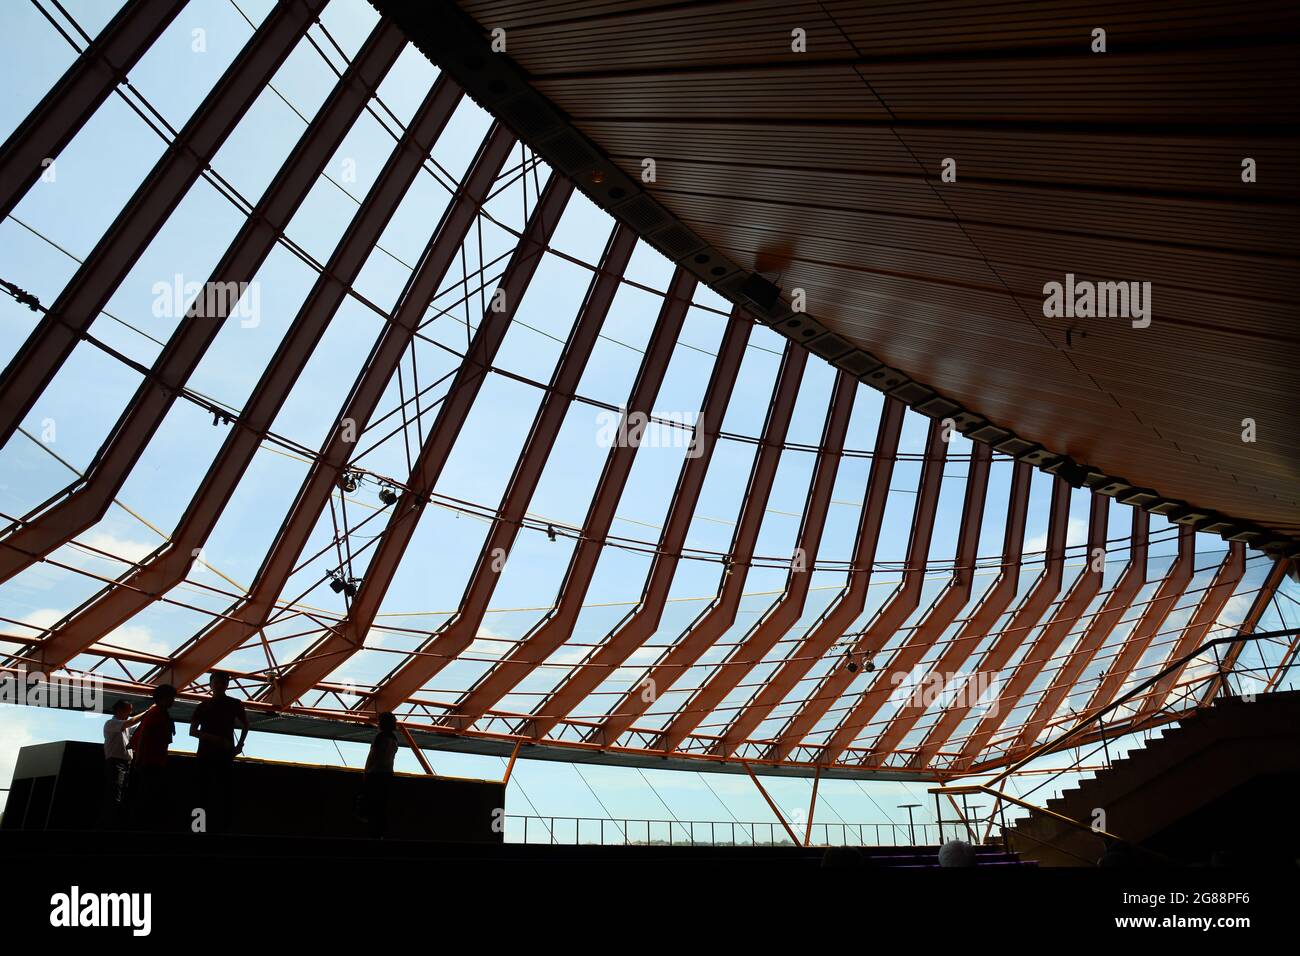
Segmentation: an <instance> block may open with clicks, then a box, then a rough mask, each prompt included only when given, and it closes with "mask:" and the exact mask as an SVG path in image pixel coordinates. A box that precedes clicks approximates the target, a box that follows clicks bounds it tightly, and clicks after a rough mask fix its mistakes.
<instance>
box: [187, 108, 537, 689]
mask: <svg viewBox="0 0 1300 956" xmlns="http://www.w3.org/2000/svg"><path fill="white" fill-rule="evenodd" d="M457 93H459V91H457ZM413 126H414V124H413ZM513 145H514V138H513V137H512V136H511V135H510V134H509V133H508V132H506V131H505V130H504V128H502V127H500V126H497V127H494V128H493V130H492V131H491V132H490V133H489V134H488V138H487V140H486V141H485V142H484V144H483V145H482V146H481V147H480V150H479V154H478V156H477V157H476V159H475V161H474V163H473V164H472V166H471V168H470V172H469V173H468V175H467V176H466V179H465V182H464V184H463V185H462V187H461V189H460V192H459V194H458V195H457V197H456V198H455V199H454V200H453V201H452V203H451V205H450V206H449V207H448V209H447V210H446V211H445V212H444V214H443V217H442V220H441V222H440V223H439V226H438V229H437V231H436V233H435V238H434V240H433V241H432V242H431V243H430V245H429V246H428V247H427V248H426V249H425V254H424V255H423V256H422V259H423V260H427V262H426V263H425V265H424V268H423V272H424V274H425V275H426V276H428V275H430V274H432V272H433V271H441V272H442V274H444V275H445V274H446V270H447V269H449V268H450V266H451V264H452V263H453V262H454V260H455V258H456V256H457V254H458V253H459V250H460V246H461V244H462V242H463V241H464V239H465V236H466V235H467V234H468V232H469V229H470V227H471V226H472V225H473V223H474V221H475V219H476V218H477V216H478V214H479V207H480V205H481V203H482V202H483V201H484V199H485V198H486V196H487V195H488V194H489V192H490V190H491V188H492V184H493V183H494V182H495V180H496V177H497V174H498V173H499V171H500V169H501V166H502V164H503V163H504V162H505V160H506V158H507V156H508V155H509V153H510V150H511V149H512V147H513ZM401 155H405V156H409V157H410V158H411V159H413V160H414V161H415V165H416V166H417V167H418V166H420V165H422V163H423V160H424V157H425V156H426V155H427V153H426V152H424V151H423V147H421V148H419V149H417V148H415V147H413V146H411V145H407V146H406V147H405V149H404V150H402V151H401ZM401 196H402V193H401V192H398V193H397V194H396V195H395V196H394V197H393V199H392V201H393V204H394V207H393V208H395V207H396V204H397V203H398V202H400V200H401ZM366 226H367V229H369V227H370V226H371V223H370V222H369V221H367V223H366ZM372 245H373V242H371V243H368V244H366V246H365V247H364V248H358V249H356V250H355V251H356V252H357V253H359V254H360V262H364V260H365V256H366V254H368V252H369V249H370V246H372ZM360 262H358V263H357V267H358V268H360ZM345 292H346V288H345V287H343V286H341V285H327V286H325V287H324V289H322V295H321V297H320V298H319V299H318V300H315V299H314V300H313V301H310V302H309V304H308V306H307V307H306V308H307V309H308V310H309V315H310V317H311V321H312V324H313V325H314V326H315V329H314V330H313V332H314V335H315V337H316V338H318V337H319V336H320V335H321V334H322V333H323V332H324V329H325V327H326V326H327V325H328V323H329V321H330V319H331V317H332V316H333V314H334V312H335V310H336V309H337V308H338V304H339V302H340V301H341V299H342V297H343V295H344V294H345ZM391 328H392V323H390V324H389V326H388V327H386V329H385V332H384V336H383V337H382V338H381V339H380V341H379V342H377V343H376V345H375V347H374V348H373V349H372V351H371V356H370V359H369V360H368V361H367V363H366V364H365V366H364V367H363V370H362V372H361V374H360V375H359V376H358V378H357V381H356V382H355V383H354V385H353V387H352V391H351V393H350V394H349V397H348V400H347V402H346V403H345V406H344V408H343V409H341V411H340V414H339V417H338V419H337V421H336V425H335V427H334V428H333V429H332V430H331V431H330V433H329V437H328V439H327V440H326V442H325V444H324V445H323V446H322V449H321V451H320V456H319V458H318V459H317V460H316V461H314V462H313V463H312V465H311V468H310V469H309V471H308V474H307V477H306V478H305V479H304V481H303V484H302V486H301V487H300V488H299V491H298V494H297V496H296V498H295V500H294V503H293V505H292V506H291V508H290V511H289V513H288V515H287V516H286V517H285V520H284V522H283V524H282V525H281V527H280V530H279V532H278V533H277V535H276V538H275V541H274V543H273V544H272V546H271V549H270V551H269V552H268V554H267V556H266V558H264V559H263V562H262V566H261V568H260V569H259V570H258V574H257V577H256V578H255V579H254V582H253V584H252V586H251V588H250V590H249V594H248V596H247V597H246V598H245V599H244V600H243V601H241V602H240V603H238V604H237V605H235V607H233V608H232V609H231V611H230V612H228V613H227V615H226V616H225V617H224V618H223V619H222V620H220V621H217V622H215V623H214V625H213V626H212V627H210V628H208V629H206V630H205V631H204V632H203V633H201V634H200V635H198V636H197V637H196V638H195V639H194V640H193V641H192V642H191V644H190V645H189V646H188V647H186V648H185V649H184V650H183V651H182V652H181V653H180V654H178V655H177V656H176V657H175V659H174V661H173V665H172V668H171V671H172V678H173V681H172V682H173V683H175V684H177V686H182V685H183V684H184V683H186V682H188V681H189V680H192V679H193V678H194V677H195V676H197V675H198V674H199V673H202V671H203V670H205V669H206V668H208V667H210V666H212V664H213V663H215V662H216V661H218V660H220V659H221V658H222V657H224V656H225V655H226V654H228V653H230V652H231V651H232V650H233V649H234V648H236V647H238V646H239V645H240V644H242V643H243V642H244V641H245V640H247V639H248V637H249V636H251V635H252V634H253V633H255V632H256V631H257V629H258V628H260V627H262V626H263V624H264V623H265V621H266V620H267V619H268V617H269V616H270V614H271V612H272V610H273V609H274V607H275V602H276V600H277V599H278V598H279V596H280V592H281V591H282V590H283V588H284V585H285V583H286V582H287V581H288V579H289V576H290V574H291V573H292V572H293V568H294V565H295V562H296V561H297V560H298V556H299V555H300V554H301V553H302V549H303V547H304V546H305V544H306V542H307V540H308V538H309V536H310V535H311V532H312V529H313V527H314V526H315V523H316V521H317V519H318V517H319V515H320V514H321V513H322V511H323V510H324V508H325V507H326V505H327V504H328V502H329V498H330V495H331V494H332V493H333V491H334V489H335V488H336V487H337V482H338V477H339V475H340V474H341V473H342V471H343V470H344V468H345V467H346V465H347V462H348V460H349V459H350V458H351V455H352V451H353V443H354V441H355V439H356V437H357V436H360V435H362V434H364V433H365V430H366V428H367V427H368V425H369V422H370V418H371V416H372V415H373V414H374V411H375V408H376V407H377V405H378V403H379V400H380V398H381V397H382V395H383V393H384V390H385V389H386V387H387V384H388V382H389V381H390V380H391V378H392V374H393V372H394V370H395V369H396V367H397V364H398V362H399V361H400V358H401V354H402V351H403V348H404V346H403V347H397V343H395V342H394V341H393V340H392V338H391V335H392V332H391V331H390V330H391ZM410 332H411V330H410V329H404V330H402V332H401V333H400V334H401V335H402V336H403V337H405V336H407V335H409V334H410ZM304 338H306V339H307V341H313V340H314V339H312V338H309V337H307V336H304ZM381 346H383V348H382V350H381ZM307 358H308V351H303V352H294V351H293V350H292V349H287V348H284V347H282V348H281V351H280V353H278V354H277V362H276V363H274V364H273V366H272V367H271V368H270V369H268V370H267V373H266V375H265V376H264V380H266V379H269V380H270V381H274V382H277V383H283V382H287V383H288V385H286V386H284V387H288V386H291V385H292V382H293V381H294V380H296V378H297V376H298V375H299V374H301V371H302V368H303V366H304V365H305V364H306V361H307ZM376 358H382V359H383V362H382V364H381V363H379V362H377V361H376ZM345 422H346V423H351V425H352V426H353V427H352V429H350V430H349V429H346V428H344V427H343V426H344V423H345ZM254 451H255V449H254Z"/></svg>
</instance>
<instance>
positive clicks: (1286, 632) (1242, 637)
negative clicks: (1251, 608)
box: [987, 627, 1300, 786]
mask: <svg viewBox="0 0 1300 956" xmlns="http://www.w3.org/2000/svg"><path fill="white" fill-rule="evenodd" d="M1297 634H1300V627H1290V628H1283V629H1282V630H1278V631H1260V632H1258V633H1254V634H1233V635H1231V636H1229V637H1216V638H1214V639H1213V640H1210V641H1206V642H1205V643H1204V644H1202V645H1201V646H1200V647H1198V648H1196V649H1195V650H1193V651H1190V652H1188V653H1187V654H1184V655H1183V656H1182V657H1180V658H1178V660H1176V661H1174V662H1173V663H1172V664H1168V665H1166V666H1165V667H1164V668H1162V669H1161V670H1160V671H1158V672H1157V673H1155V674H1153V675H1152V676H1151V677H1148V678H1147V679H1146V680H1144V681H1143V682H1142V683H1140V684H1138V685H1137V686H1136V687H1134V688H1133V689H1132V690H1130V691H1129V692H1128V693H1126V694H1123V695H1122V696H1120V697H1119V698H1118V699H1117V700H1115V701H1113V702H1112V703H1110V704H1108V705H1107V706H1105V707H1103V708H1102V709H1101V710H1099V711H1097V712H1096V713H1094V714H1093V715H1092V716H1090V717H1088V718H1086V719H1085V720H1081V721H1079V722H1078V723H1077V724H1075V725H1074V726H1073V727H1071V728H1070V729H1069V730H1067V731H1066V732H1065V733H1063V734H1062V735H1061V736H1059V737H1057V738H1056V739H1055V740H1049V741H1048V742H1047V743H1045V744H1042V745H1040V746H1038V747H1036V748H1034V749H1033V750H1031V751H1030V752H1029V753H1028V754H1026V755H1025V756H1024V757H1021V758H1020V759H1019V760H1017V761H1016V762H1015V763H1012V764H1010V765H1008V766H1007V767H1006V769H1004V770H1003V771H1002V772H1001V773H999V774H997V775H996V776H994V777H992V778H991V779H989V780H988V781H987V783H988V785H989V786H992V785H993V784H995V783H998V782H999V781H1001V780H1004V779H1006V778H1007V777H1009V776H1010V775H1011V774H1013V773H1015V772H1016V771H1017V770H1019V769H1020V768H1021V767H1023V766H1025V764H1027V763H1030V762H1032V761H1034V760H1037V759H1038V758H1039V757H1041V756H1042V755H1043V754H1045V753H1050V752H1051V751H1053V750H1057V749H1059V748H1060V746H1061V745H1062V744H1063V743H1065V741H1067V740H1069V739H1070V738H1071V737H1074V736H1077V735H1078V734H1079V733H1080V732H1081V731H1083V730H1084V728H1086V727H1089V726H1091V725H1092V724H1094V723H1100V722H1101V720H1102V718H1104V717H1105V716H1106V715H1107V714H1109V713H1110V712H1111V711H1113V710H1116V709H1118V708H1119V707H1120V706H1122V705H1123V704H1125V703H1127V702H1128V701H1129V700H1131V699H1132V698H1134V697H1136V696H1137V695H1139V694H1141V693H1142V692H1143V691H1144V690H1146V689H1147V688H1149V687H1151V686H1153V685H1154V684H1156V683H1158V682H1159V681H1160V680H1161V679H1163V678H1164V677H1167V676H1168V675H1170V674H1172V673H1175V672H1176V671H1178V670H1180V669H1182V668H1183V667H1184V666H1186V665H1187V664H1188V663H1189V662H1190V661H1192V660H1194V659H1195V658H1197V657H1200V656H1201V655H1202V654H1204V653H1205V652H1206V651H1208V650H1209V649H1210V648H1212V647H1219V646H1220V645H1223V644H1235V643H1237V642H1239V641H1241V642H1244V641H1259V640H1266V639H1270V638H1274V637H1294V636H1295V635H1297ZM1135 729H1140V728H1128V730H1126V733H1127V732H1132V731H1133V730H1135Z"/></svg>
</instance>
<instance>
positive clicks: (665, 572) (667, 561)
mask: <svg viewBox="0 0 1300 956" xmlns="http://www.w3.org/2000/svg"><path fill="white" fill-rule="evenodd" d="M752 327H753V326H752V324H751V322H750V320H749V318H748V317H747V316H746V315H745V313H744V312H743V311H742V310H741V309H740V307H739V306H737V307H736V309H735V310H733V312H732V313H731V318H730V320H729V321H728V323H727V329H726V332H725V333H724V334H723V339H722V345H721V347H720V348H719V349H718V358H717V361H716V362H715V363H714V366H713V373H712V375H711V376H710V378H709V384H708V387H707V388H706V390H705V393H704V402H703V404H702V406H701V408H700V415H699V418H698V420H697V423H696V427H695V436H694V438H693V439H692V448H693V449H694V450H695V452H696V457H694V458H687V459H686V461H685V462H683V463H682V470H681V473H680V474H679V475H678V478H677V487H676V490H675V491H674V492H673V499H672V505H671V507H670V510H669V512H668V518H667V520H666V521H664V526H663V530H662V531H661V532H660V534H659V545H658V547H657V548H656V550H655V556H654V561H653V563H652V564H651V567H650V573H649V575H648V576H647V578H646V585H645V588H644V590H643V592H642V595H641V601H640V603H639V604H638V605H637V607H636V610H635V611H633V612H632V613H631V614H630V615H629V616H628V617H627V618H625V619H624V620H623V621H621V622H620V623H619V624H618V626H617V627H615V628H614V630H613V631H612V632H611V633H610V635H609V638H608V639H607V640H606V641H605V642H604V643H603V644H601V645H600V647H597V648H594V649H593V650H592V651H590V652H589V653H588V654H587V657H586V658H585V659H584V660H583V661H582V662H581V663H580V664H579V665H578V666H577V667H575V668H573V670H572V671H570V673H569V675H568V676H567V677H566V678H565V679H564V680H563V681H561V682H560V684H559V685H557V686H556V688H555V690H554V691H552V692H551V694H550V696H549V697H548V698H547V699H545V700H543V701H541V702H539V703H538V705H537V708H536V710H535V711H534V712H533V715H532V717H531V719H530V720H528V721H526V722H525V724H524V726H523V727H522V728H521V729H520V732H526V733H528V734H529V735H530V736H531V737H533V738H534V739H540V738H542V737H545V736H546V734H547V733H548V732H549V731H550V730H551V729H552V728H553V727H554V726H555V725H556V724H557V723H558V722H559V721H560V720H561V719H562V718H564V717H566V716H567V715H568V714H569V713H570V711H572V710H573V708H574V707H576V706H578V704H580V703H581V702H582V701H583V700H585V699H586V698H587V695H588V694H590V693H591V692H592V691H594V690H595V689H596V688H597V687H599V686H600V685H601V683H602V682H604V680H605V679H606V678H607V677H608V676H609V675H610V674H612V673H614V671H615V669H616V668H618V667H620V666H622V665H623V664H624V663H625V662H626V661H627V659H628V658H629V657H630V656H631V655H632V654H633V653H634V652H635V651H636V649H637V648H639V647H640V646H641V645H642V644H644V643H645V641H646V640H647V639H648V638H649V637H650V635H651V634H653V633H654V632H655V630H656V629H657V628H658V627H659V622H660V620H661V619H662V618H663V611H664V604H665V602H666V601H667V600H668V591H669V588H670V587H671V586H672V583H673V576H674V574H676V572H677V566H678V564H679V563H680V562H681V558H682V546H683V545H684V544H685V542H686V532H687V531H688V530H689V529H690V525H691V518H692V516H693V515H694V514H695V505H696V503H697V502H698V501H699V498H700V491H701V489H702V488H703V487H704V478H705V475H706V474H707V473H708V470H709V462H710V461H711V460H712V458H713V449H714V447H715V446H716V444H717V437H718V432H719V430H720V429H721V428H722V420H723V416H724V415H725V414H726V411H727V405H728V404H729V403H730V401H731V393H732V391H733V390H734V389H735V385H736V378H737V375H738V374H739V372H740V363H741V359H742V358H743V357H744V354H745V346H746V345H747V344H748V342H749V333H750V330H751V329H752Z"/></svg>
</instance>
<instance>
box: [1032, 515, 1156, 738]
mask: <svg viewBox="0 0 1300 956" xmlns="http://www.w3.org/2000/svg"><path fill="white" fill-rule="evenodd" d="M1150 517H1151V516H1150V515H1149V514H1147V512H1145V511H1143V510H1142V509H1141V508H1134V509H1133V530H1132V532H1131V533H1130V535H1129V558H1128V564H1126V565H1125V566H1124V571H1123V573H1122V574H1121V575H1120V578H1119V580H1118V581H1116V582H1115V586H1114V587H1113V588H1111V591H1110V593H1109V594H1108V595H1106V600H1105V602H1104V603H1103V604H1102V606H1101V609H1100V610H1099V611H1097V613H1096V614H1095V615H1093V618H1092V620H1091V621H1089V622H1088V626H1087V629H1086V630H1085V631H1084V632H1083V636H1082V637H1080V638H1079V642H1078V643H1077V644H1075V646H1074V650H1072V651H1071V652H1070V656H1069V657H1068V658H1066V661H1065V663H1064V664H1062V665H1061V669H1060V670H1059V671H1058V672H1057V674H1056V677H1055V678H1053V680H1052V683H1051V686H1050V687H1048V688H1047V691H1046V692H1045V693H1044V694H1043V696H1042V698H1041V699H1040V700H1039V701H1038V705H1037V706H1036V707H1035V708H1034V712H1033V714H1032V715H1031V716H1030V718H1029V720H1027V721H1025V724H1024V726H1023V727H1022V728H1021V730H1020V735H1019V736H1018V737H1017V738H1016V742H1015V744H1014V746H1013V747H1012V751H1013V752H1016V751H1020V750H1028V749H1029V748H1030V747H1033V746H1034V745H1035V742H1036V741H1037V740H1038V737H1039V735H1040V734H1041V733H1042V732H1043V728H1044V727H1046V726H1047V722H1048V721H1049V720H1051V719H1052V717H1053V716H1054V715H1055V714H1056V712H1057V711H1058V710H1060V709H1061V702H1062V701H1063V700H1065V698H1066V696H1067V695H1068V694H1069V693H1070V691H1071V689H1072V688H1073V687H1074V686H1075V683H1076V681H1078V679H1079V675H1080V674H1082V673H1083V670H1084V668H1085V667H1087V666H1088V664H1090V663H1091V662H1092V659H1093V658H1094V657H1096V655H1097V651H1098V650H1100V649H1101V645H1102V644H1104V643H1105V641H1106V638H1107V637H1108V636H1109V635H1110V633H1111V631H1113V630H1114V629H1115V625H1116V623H1118V621H1119V619H1120V615H1122V614H1123V613H1124V612H1125V611H1126V610H1128V609H1129V607H1130V606H1131V605H1132V604H1133V599H1134V598H1135V597H1137V595H1138V592H1139V591H1141V590H1142V585H1143V584H1145V583H1146V576H1147V536H1148V533H1149V528H1150V525H1151V520H1150Z"/></svg>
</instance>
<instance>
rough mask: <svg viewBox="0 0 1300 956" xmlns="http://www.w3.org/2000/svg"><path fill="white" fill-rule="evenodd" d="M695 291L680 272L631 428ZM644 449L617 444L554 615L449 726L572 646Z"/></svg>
mask: <svg viewBox="0 0 1300 956" xmlns="http://www.w3.org/2000/svg"><path fill="white" fill-rule="evenodd" d="M695 286H696V279H695V277H694V276H693V275H692V274H691V273H689V272H687V271H686V270H685V269H683V268H681V267H678V269H677V270H676V272H675V273H674V275H673V280H672V282H671V283H670V284H669V287H668V294H667V296H665V297H664V302H663V307H662V308H661V309H660V310H659V317H658V320H657V321H656V322H655V327H654V331H653V332H652V333H651V335H650V344H649V346H648V347H647V348H646V351H645V357H644V358H643V359H642V361H641V368H640V370H639V371H638V373H637V379H636V382H635V383H634V384H633V386H632V390H631V392H630V393H629V395H628V398H627V407H626V410H625V411H624V413H623V423H627V422H628V421H629V417H630V416H632V415H638V413H639V415H646V416H648V415H650V413H651V411H652V410H653V408H654V401H655V396H657V395H658V394H659V388H660V386H661V385H662V384H663V381H664V376H665V375H666V374H667V372H668V364H669V362H671V361H672V357H673V351H674V350H675V349H676V347H677V339H678V336H680V335H681V332H682V325H683V324H684V323H685V321H686V313H687V311H688V310H689V309H690V306H691V297H692V296H693V295H694V294H695ZM639 415H638V417H639ZM621 433H622V432H621V431H620V434H621ZM639 446H640V441H628V442H627V443H620V442H615V443H614V446H613V447H612V448H610V450H609V454H608V455H607V456H606V457H605V466H604V468H603V470H602V471H601V475H600V480H599V482H598V483H597V485H596V492H595V494H594V495H593V496H592V500H591V505H590V507H589V508H588V510H587V517H586V518H585V519H584V521H583V523H582V538H581V540H579V542H578V544H577V546H576V547H575V548H574V549H573V556H572V557H571V558H570V560H569V567H568V569H567V570H566V572H565V576H564V583H563V584H562V585H561V586H560V594H559V596H558V599H557V600H556V602H555V604H556V606H555V608H554V610H552V611H551V612H550V614H549V615H547V617H546V618H545V619H544V620H543V621H542V622H541V623H539V624H538V625H537V626H535V627H534V628H533V629H532V631H531V632H530V633H529V634H527V635H526V636H525V637H524V639H523V640H522V641H520V642H519V643H518V644H516V645H515V646H514V647H513V648H512V649H511V651H510V653H509V654H507V655H506V657H505V659H504V660H501V661H498V662H497V664H496V665H495V666H494V667H493V668H492V669H491V670H489V671H488V672H487V673H486V674H484V675H483V677H482V678H480V679H479V681H478V682H477V683H476V684H475V685H474V686H473V687H472V688H470V690H469V691H468V692H467V693H466V694H465V696H464V698H463V699H462V700H461V701H459V702H458V703H457V704H456V706H455V708H453V709H452V711H451V713H449V714H448V715H446V717H445V718H444V719H443V721H442V722H443V723H445V724H447V725H449V726H452V727H456V728H459V729H462V730H463V729H466V728H468V727H470V726H472V725H473V723H474V721H475V720H476V719H477V718H479V717H481V716H482V715H483V714H485V713H487V711H488V710H489V709H490V708H491V707H492V706H493V705H495V704H496V703H497V702H498V701H499V700H501V698H502V697H504V696H506V694H508V693H510V691H511V690H513V689H514V688H515V687H516V686H517V685H518V684H519V682H520V681H522V680H523V679H524V678H525V677H527V676H528V675H529V674H530V673H532V671H533V669H534V668H536V667H537V666H538V665H539V664H542V663H543V662H545V661H546V659H547V658H548V657H550V656H551V655H552V654H553V653H555V652H556V651H557V650H559V648H560V647H561V646H562V645H563V644H564V642H565V641H566V640H568V638H569V636H570V635H571V634H572V632H573V625H574V624H575V623H576V622H577V620H578V614H579V613H580V612H581V611H582V602H583V601H584V600H586V597H587V591H588V589H589V588H590V587H591V579H592V577H593V576H594V575H595V573H596V564H597V562H599V560H600V554H601V551H603V550H604V547H605V539H606V538H607V537H608V536H609V529H610V525H611V524H612V523H613V521H614V510H615V509H616V508H617V507H618V502H619V499H620V498H622V497H623V490H624V488H626V487H627V480H628V477H629V476H630V475H631V474H632V465H633V464H634V462H635V460H636V456H637V451H638V450H639Z"/></svg>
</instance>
